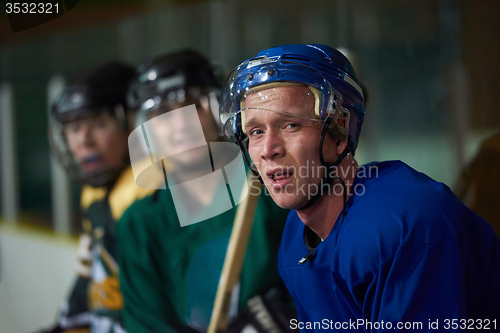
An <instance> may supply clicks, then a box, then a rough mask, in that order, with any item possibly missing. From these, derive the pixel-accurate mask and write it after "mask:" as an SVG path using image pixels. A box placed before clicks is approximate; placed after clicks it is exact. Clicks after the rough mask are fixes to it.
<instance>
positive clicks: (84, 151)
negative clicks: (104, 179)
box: [64, 113, 127, 172]
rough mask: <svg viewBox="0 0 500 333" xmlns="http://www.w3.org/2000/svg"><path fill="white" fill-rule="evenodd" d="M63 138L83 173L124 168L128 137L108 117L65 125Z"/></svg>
mask: <svg viewBox="0 0 500 333" xmlns="http://www.w3.org/2000/svg"><path fill="white" fill-rule="evenodd" d="M64 135H65V137H66V140H67V142H68V146H69V149H70V151H71V153H72V154H73V158H74V159H75V161H76V162H77V163H78V164H79V165H80V166H81V167H82V168H83V170H84V171H85V172H92V171H96V170H99V169H107V168H110V169H113V170H119V169H120V168H122V167H123V165H124V163H125V162H124V161H125V156H126V154H127V133H126V132H125V131H124V130H123V129H121V128H120V127H119V126H118V124H117V122H116V120H115V118H114V117H112V116H111V115H109V114H108V113H101V114H98V115H95V116H92V117H89V118H84V119H78V120H75V121H72V122H70V123H67V124H65V126H64Z"/></svg>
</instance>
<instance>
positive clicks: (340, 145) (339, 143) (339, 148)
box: [337, 139, 347, 156]
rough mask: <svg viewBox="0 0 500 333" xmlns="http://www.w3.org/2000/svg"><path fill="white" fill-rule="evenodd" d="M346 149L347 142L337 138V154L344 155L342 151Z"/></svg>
mask: <svg viewBox="0 0 500 333" xmlns="http://www.w3.org/2000/svg"><path fill="white" fill-rule="evenodd" d="M346 149H347V142H344V141H341V140H339V139H337V156H340V155H342V153H343V152H344V150H346Z"/></svg>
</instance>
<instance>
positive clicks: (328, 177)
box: [296, 123, 349, 223]
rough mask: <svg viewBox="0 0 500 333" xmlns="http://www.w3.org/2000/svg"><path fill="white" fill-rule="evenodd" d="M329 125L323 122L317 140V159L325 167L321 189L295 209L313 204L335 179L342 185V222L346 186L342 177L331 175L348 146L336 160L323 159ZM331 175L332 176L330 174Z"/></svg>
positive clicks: (344, 155) (342, 158)
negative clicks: (327, 160)
mask: <svg viewBox="0 0 500 333" xmlns="http://www.w3.org/2000/svg"><path fill="white" fill-rule="evenodd" d="M328 130H329V127H328V126H327V125H326V123H323V129H322V130H321V139H320V141H319V159H320V161H321V164H322V165H324V166H325V167H326V169H327V171H326V172H325V175H324V176H323V178H322V179H321V181H320V186H321V191H318V193H316V194H315V195H314V196H313V197H312V198H311V199H310V200H309V201H308V202H307V203H306V204H305V205H304V206H302V207H300V208H298V209H296V210H304V209H307V208H309V207H311V206H312V205H314V204H315V203H316V202H317V201H318V199H319V198H321V196H323V191H325V190H327V189H328V187H330V188H332V184H333V181H334V180H335V179H338V180H340V184H341V185H342V194H343V206H342V223H343V222H344V217H345V215H346V211H345V206H346V202H347V193H346V186H345V182H344V180H343V179H342V178H340V177H339V176H338V175H337V174H335V175H333V174H334V173H335V170H334V168H335V167H337V166H338V165H339V164H340V163H341V162H342V161H343V160H344V158H345V157H346V156H347V154H349V147H346V148H345V149H344V151H343V152H342V154H341V155H340V156H339V157H338V158H337V160H336V161H335V162H333V163H328V162H326V161H325V159H324V157H323V141H324V139H325V136H326V134H327V133H328ZM332 175H333V176H332Z"/></svg>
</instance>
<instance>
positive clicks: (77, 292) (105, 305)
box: [46, 62, 152, 333]
mask: <svg viewBox="0 0 500 333" xmlns="http://www.w3.org/2000/svg"><path fill="white" fill-rule="evenodd" d="M134 73H135V72H134V70H133V69H132V68H130V67H128V66H126V65H124V64H121V63H117V62H113V63H108V64H105V65H102V66H100V67H98V68H96V69H94V70H93V71H91V72H90V73H86V74H85V75H84V76H81V77H78V78H76V79H75V80H73V81H72V82H70V84H68V85H67V86H66V88H65V89H64V91H63V93H62V95H61V97H60V99H59V100H58V102H57V103H56V104H55V105H54V106H53V108H52V110H51V122H50V127H49V138H50V142H51V148H52V151H53V153H54V154H55V156H56V157H57V159H58V160H59V162H60V163H61V164H62V165H63V166H64V167H65V169H66V170H67V172H68V173H69V175H70V176H71V177H72V179H73V180H76V181H80V182H82V183H83V184H84V187H83V189H82V193H81V208H82V215H83V229H84V232H85V233H84V234H83V235H82V236H81V238H80V245H79V264H78V267H77V273H78V278H77V280H76V283H75V285H74V287H73V289H72V291H71V293H70V295H69V297H68V299H67V300H66V301H65V303H64V306H63V309H62V311H61V313H60V316H59V320H58V323H57V325H56V327H54V328H53V329H51V330H48V331H46V332H52V333H56V332H68V333H69V332H84V331H89V330H90V331H91V332H93V333H111V332H125V331H124V329H123V325H122V316H121V312H122V309H123V297H122V294H121V292H120V285H119V280H118V273H119V271H118V263H117V259H116V249H115V224H116V222H117V221H118V219H119V218H120V216H121V215H122V213H123V212H124V210H125V208H127V207H128V206H129V205H130V204H131V203H132V202H133V201H134V200H136V199H138V198H141V197H144V196H145V195H147V194H149V193H151V192H152V191H151V190H145V189H143V188H140V187H138V186H137V185H136V184H135V182H134V178H133V175H132V171H131V169H130V166H129V158H128V148H127V137H128V133H129V131H130V125H129V123H133V120H132V119H131V111H130V108H129V107H128V105H127V103H126V92H127V87H128V83H129V81H130V79H132V78H133V76H134Z"/></svg>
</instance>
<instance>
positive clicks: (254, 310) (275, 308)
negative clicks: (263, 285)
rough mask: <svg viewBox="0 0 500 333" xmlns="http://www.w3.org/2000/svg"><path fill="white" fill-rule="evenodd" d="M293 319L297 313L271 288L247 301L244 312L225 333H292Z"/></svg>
mask: <svg viewBox="0 0 500 333" xmlns="http://www.w3.org/2000/svg"><path fill="white" fill-rule="evenodd" d="M294 318H297V313H296V311H295V309H293V308H292V307H291V306H290V302H289V301H287V299H286V296H285V293H284V292H283V291H281V290H279V289H277V288H272V289H271V290H269V291H268V292H267V293H266V294H265V295H264V296H261V295H257V296H254V297H252V298H251V299H249V300H248V301H247V305H246V307H245V309H244V311H243V312H242V313H241V314H239V315H238V316H236V318H235V319H234V320H232V321H231V323H230V324H229V327H228V329H227V333H239V332H242V331H243V330H245V331H247V330H249V331H250V332H252V331H254V332H259V333H271V332H273V333H279V332H283V333H286V332H293V331H294V330H292V329H291V328H290V320H291V319H294ZM252 329H253V330H252Z"/></svg>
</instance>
